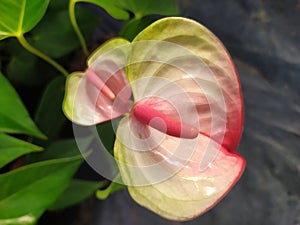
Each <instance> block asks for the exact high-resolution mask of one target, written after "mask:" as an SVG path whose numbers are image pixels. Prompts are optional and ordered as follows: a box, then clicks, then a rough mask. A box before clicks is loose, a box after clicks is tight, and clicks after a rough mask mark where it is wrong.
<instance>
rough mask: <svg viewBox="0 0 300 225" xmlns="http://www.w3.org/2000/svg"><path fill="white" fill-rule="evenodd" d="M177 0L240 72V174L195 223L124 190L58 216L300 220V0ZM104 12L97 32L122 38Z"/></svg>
mask: <svg viewBox="0 0 300 225" xmlns="http://www.w3.org/2000/svg"><path fill="white" fill-rule="evenodd" d="M162 1H163V0H162ZM179 4H180V8H181V13H182V14H181V15H182V16H185V17H188V18H192V19H195V20H197V21H199V22H200V23H202V24H203V25H205V26H206V27H208V28H209V29H210V30H211V31H212V32H213V33H215V34H216V36H218V37H219V38H220V40H221V41H222V42H223V43H224V45H225V46H226V47H227V49H228V51H229V52H230V54H231V55H232V57H233V61H234V63H235V66H236V68H237V71H238V74H239V76H240V79H241V85H242V90H243V95H244V103H245V124H244V132H243V136H242V140H241V143H240V146H239V149H238V151H239V152H240V154H241V155H242V156H243V157H244V158H245V159H246V161H247V167H246V170H245V172H244V174H243V176H242V178H241V179H240V181H239V182H238V183H237V185H236V186H235V187H234V188H233V189H232V191H231V192H230V193H229V194H228V195H227V196H226V197H225V198H224V199H223V200H222V201H221V202H220V203H219V204H218V205H217V206H216V207H214V208H213V209H211V210H210V211H209V212H207V213H206V214H204V215H202V216H200V217H198V218H197V219H195V220H192V221H189V222H184V223H180V222H173V221H167V220H165V219H162V218H160V217H158V216H156V215H155V214H153V213H152V212H150V211H148V210H146V209H144V208H142V207H140V206H139V205H137V204H136V203H135V202H133V200H132V199H131V198H130V197H129V195H128V193H127V191H125V190H124V191H120V192H118V193H116V194H113V195H112V196H110V197H109V198H108V199H107V200H105V201H99V200H95V199H89V200H88V201H86V202H84V203H83V204H81V205H79V206H76V207H73V208H72V209H69V210H67V211H64V212H58V213H57V214H54V215H52V216H54V217H60V218H62V219H64V220H66V221H65V222H62V223H61V224H74V225H77V224H78V225H82V224H86V225H154V224H157V225H162V224H163V225H180V224H184V225H196V224H197V225H204V224H205V225H235V224H238V225H252V224H253V225H254V224H255V225H260V224H263V225H268V224H270V225H300V121H299V120H300V101H299V97H300V43H299V42H300V1H296V0H284V1H283V0H213V1H211V0H181V1H179ZM103 16H104V17H105V18H104V19H105V20H106V23H105V24H106V25H105V26H102V27H101V30H100V31H99V35H100V36H101V35H103V36H104V35H105V36H109V35H112V36H114V35H117V34H118V31H119V30H118V29H119V28H120V26H119V25H118V23H116V22H115V20H113V19H111V18H110V17H109V16H108V15H105V13H104V14H103ZM42 221H43V220H42ZM48 222H49V221H48ZM50 224H51V220H50Z"/></svg>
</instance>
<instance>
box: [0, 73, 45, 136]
mask: <svg viewBox="0 0 300 225" xmlns="http://www.w3.org/2000/svg"><path fill="white" fill-rule="evenodd" d="M0 105H1V110H0V131H1V132H7V133H21V134H28V135H32V136H35V137H38V138H45V136H44V135H43V134H42V133H41V132H40V131H39V130H38V128H37V127H36V125H35V124H34V123H33V121H32V120H31V118H30V116H29V114H28V112H27V111H26V109H25V107H24V105H23V103H22V101H21V100H20V98H19V96H18V94H17V92H16V91H15V90H14V88H13V87H12V86H11V85H10V83H9V82H8V80H7V79H6V78H5V77H4V76H3V74H1V73H0Z"/></svg>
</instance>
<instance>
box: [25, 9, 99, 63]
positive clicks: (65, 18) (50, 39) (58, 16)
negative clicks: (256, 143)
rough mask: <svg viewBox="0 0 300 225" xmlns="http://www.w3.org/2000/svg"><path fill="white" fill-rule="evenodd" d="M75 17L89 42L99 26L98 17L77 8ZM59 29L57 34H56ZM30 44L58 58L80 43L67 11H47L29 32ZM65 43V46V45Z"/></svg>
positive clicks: (88, 11)
mask: <svg viewBox="0 0 300 225" xmlns="http://www.w3.org/2000/svg"><path fill="white" fill-rule="evenodd" d="M76 17H77V20H78V23H79V24H83V25H82V26H81V27H82V31H83V33H84V34H85V35H86V39H87V40H90V39H91V36H92V33H93V32H94V31H95V29H96V27H97V25H98V24H99V17H98V16H97V15H96V14H95V13H93V12H91V11H90V10H88V9H85V8H82V7H78V9H77V10H76ZM58 27H59V32H58V30H57V29H58ZM31 37H32V39H31V40H32V44H33V45H34V46H35V47H36V48H37V49H39V50H41V51H42V52H45V53H46V54H47V55H49V56H51V57H53V58H60V57H62V56H64V55H66V54H68V53H70V52H72V51H74V50H76V49H77V48H79V46H80V43H79V42H78V39H77V37H76V34H75V32H74V30H73V27H72V25H71V22H70V18H69V13H68V9H67V8H65V9H63V10H58V11H57V10H51V11H50V10H49V12H47V13H46V15H45V17H44V18H43V20H42V21H41V23H40V24H38V26H36V28H34V29H33V30H32V32H31ZM66 43H67V44H66Z"/></svg>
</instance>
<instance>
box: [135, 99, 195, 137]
mask: <svg viewBox="0 0 300 225" xmlns="http://www.w3.org/2000/svg"><path fill="white" fill-rule="evenodd" d="M133 115H134V117H135V118H136V119H137V120H138V121H140V122H141V123H143V124H147V125H149V126H151V127H153V128H155V129H157V130H159V131H161V132H164V133H166V134H168V135H171V136H174V137H181V138H189V139H192V138H196V137H197V136H198V134H199V131H198V129H197V128H196V127H194V126H192V125H190V124H187V123H184V122H181V121H178V120H176V119H173V118H172V117H170V116H168V115H166V114H164V113H162V112H160V111H158V110H156V109H154V108H153V107H151V106H149V105H147V104H144V103H137V104H136V105H135V106H134V108H133Z"/></svg>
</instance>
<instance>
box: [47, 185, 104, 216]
mask: <svg viewBox="0 0 300 225" xmlns="http://www.w3.org/2000/svg"><path fill="white" fill-rule="evenodd" d="M101 186H102V184H101V183H100V182H92V181H84V180H77V179H73V180H71V182H70V183H69V186H68V187H67V189H66V190H65V191H64V193H63V194H62V195H61V196H60V197H59V198H58V199H57V200H56V202H55V203H54V204H53V205H51V206H50V208H49V210H59V209H63V208H66V207H69V206H72V205H74V204H77V203H79V202H81V201H83V200H84V199H86V198H87V197H89V196H90V195H92V194H93V193H94V192H95V191H96V190H97V189H98V188H100V187H101Z"/></svg>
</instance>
